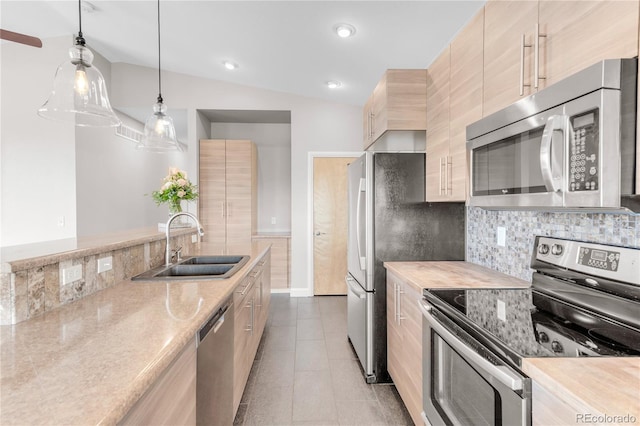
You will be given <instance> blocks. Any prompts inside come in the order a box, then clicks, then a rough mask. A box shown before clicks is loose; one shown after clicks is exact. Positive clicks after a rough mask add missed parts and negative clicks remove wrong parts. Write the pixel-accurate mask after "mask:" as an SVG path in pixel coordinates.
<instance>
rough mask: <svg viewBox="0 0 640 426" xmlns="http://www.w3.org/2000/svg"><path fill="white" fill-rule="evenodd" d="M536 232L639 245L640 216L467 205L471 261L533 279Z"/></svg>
mask: <svg viewBox="0 0 640 426" xmlns="http://www.w3.org/2000/svg"><path fill="white" fill-rule="evenodd" d="M498 227H503V228H505V230H506V239H505V246H504V247H503V246H499V245H498V244H497V231H498ZM536 235H544V236H551V237H557V238H566V239H571V240H580V241H587V242H593V243H601V244H611V245H618V246H625V247H637V248H640V216H635V215H633V214H611V213H558V212H537V211H497V210H484V209H481V208H478V207H467V254H466V260H467V261H468V262H472V263H476V264H479V265H483V266H486V267H488V268H491V269H494V270H496V271H499V272H502V273H505V274H508V275H511V276H514V277H518V278H521V279H523V280H526V281H530V280H531V273H532V270H531V269H530V268H529V263H530V262H531V252H532V250H533V241H534V237H535V236H536Z"/></svg>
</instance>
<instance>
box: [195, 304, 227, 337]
mask: <svg viewBox="0 0 640 426" xmlns="http://www.w3.org/2000/svg"><path fill="white" fill-rule="evenodd" d="M230 306H231V304H230V303H227V304H225V305H224V306H223V307H221V308H220V309H218V310H217V311H216V312H215V313H214V314H213V315H211V317H210V318H209V320H207V322H206V324H205V325H203V326H202V328H200V330H199V331H198V344H200V342H202V341H203V340H204V339H205V338H206V337H207V335H208V334H209V332H210V331H212V330H213V334H216V333H217V332H218V330H219V329H220V327H222V324H224V316H225V314H226V313H227V311H228V310H229V307H230Z"/></svg>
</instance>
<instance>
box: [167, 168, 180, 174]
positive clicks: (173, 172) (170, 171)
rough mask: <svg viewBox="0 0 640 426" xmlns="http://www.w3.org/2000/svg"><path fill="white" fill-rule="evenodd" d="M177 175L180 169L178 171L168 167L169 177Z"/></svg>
mask: <svg viewBox="0 0 640 426" xmlns="http://www.w3.org/2000/svg"><path fill="white" fill-rule="evenodd" d="M178 173H180V169H178V168H177V167H169V174H170V175H177V174H178Z"/></svg>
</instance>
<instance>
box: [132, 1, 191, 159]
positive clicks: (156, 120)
mask: <svg viewBox="0 0 640 426" xmlns="http://www.w3.org/2000/svg"><path fill="white" fill-rule="evenodd" d="M140 148H142V149H144V150H145V151H151V152H167V151H182V147H181V146H180V144H179V143H178V140H177V139H176V129H175V127H174V126H173V120H172V119H171V117H169V116H168V115H167V106H166V105H165V104H164V103H163V99H162V76H161V72H160V0H158V99H157V102H156V104H155V105H154V106H153V114H152V115H151V117H149V118H148V119H147V122H146V123H145V125H144V136H143V137H142V144H141V146H140Z"/></svg>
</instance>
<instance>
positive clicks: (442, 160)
mask: <svg viewBox="0 0 640 426" xmlns="http://www.w3.org/2000/svg"><path fill="white" fill-rule="evenodd" d="M444 165H445V161H444V157H440V189H439V192H438V194H439V195H443V194H444V177H443V176H444V173H443V172H444Z"/></svg>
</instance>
